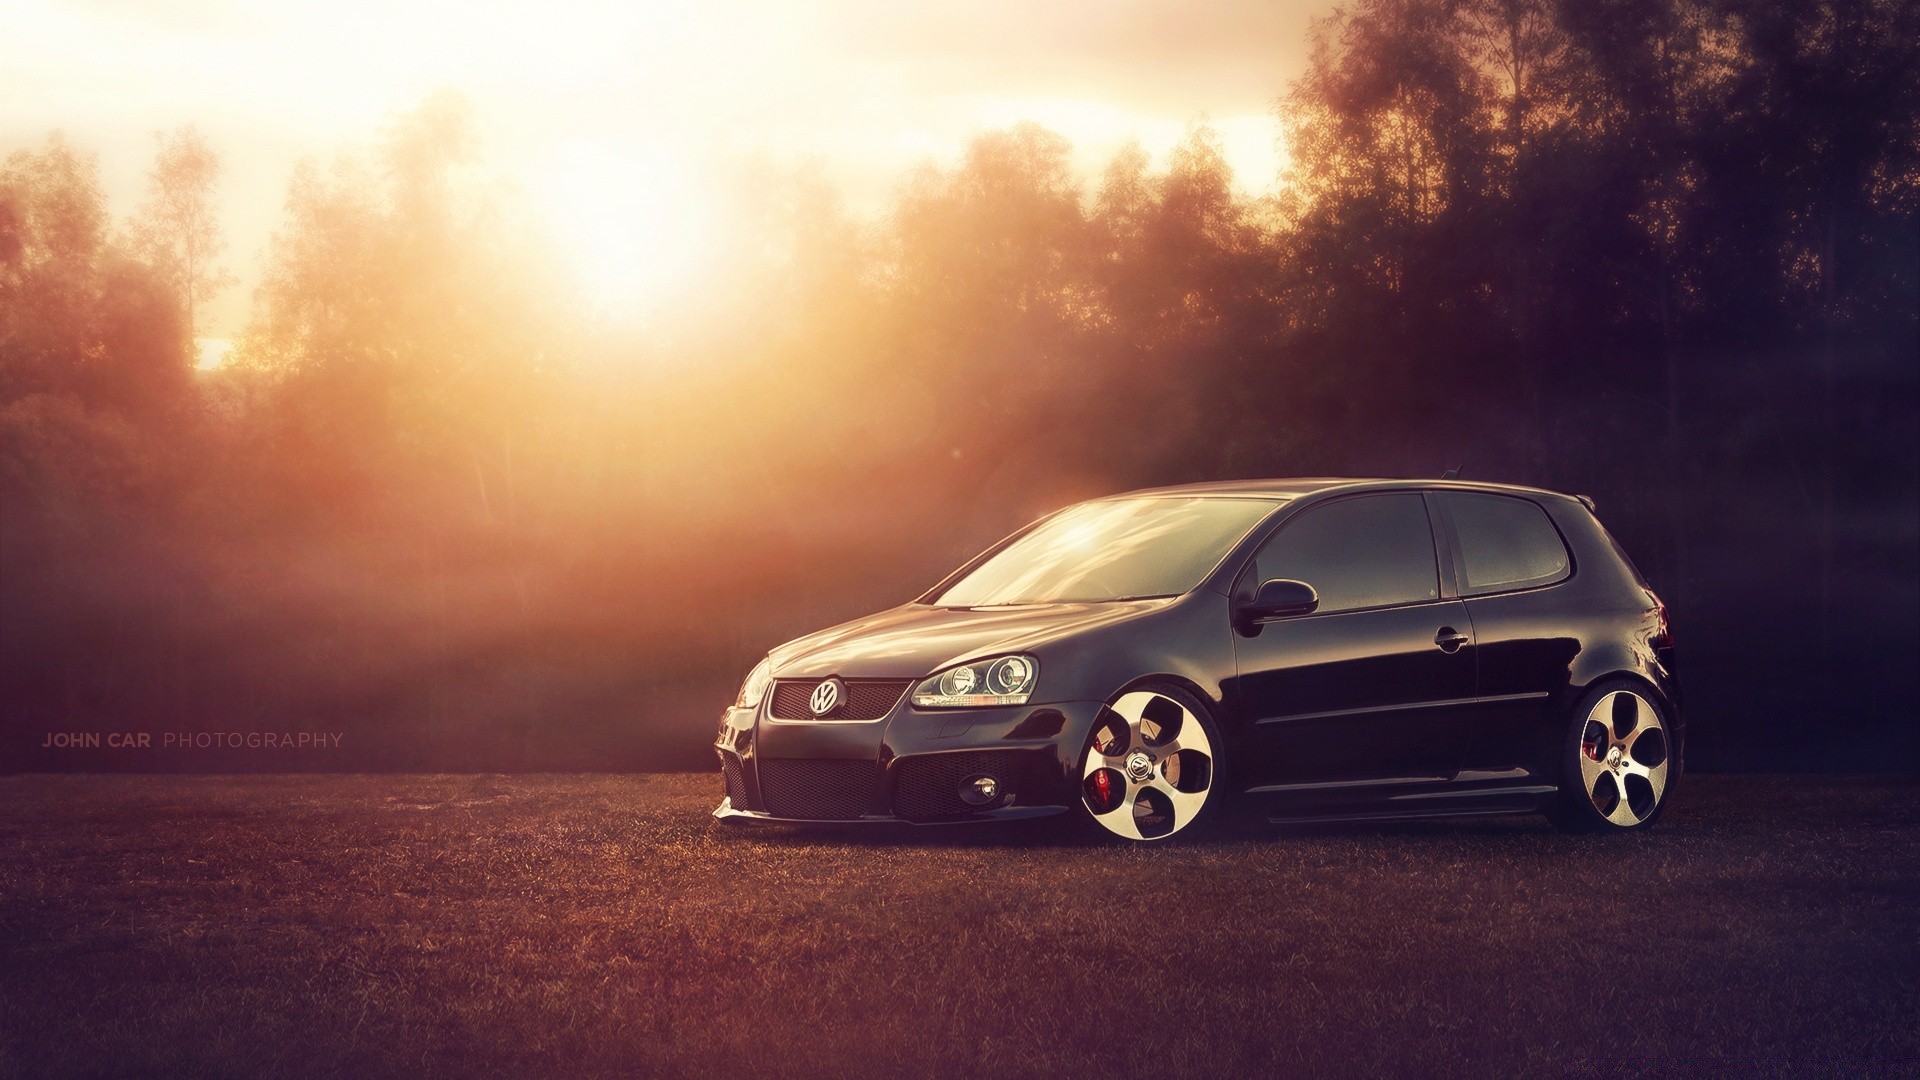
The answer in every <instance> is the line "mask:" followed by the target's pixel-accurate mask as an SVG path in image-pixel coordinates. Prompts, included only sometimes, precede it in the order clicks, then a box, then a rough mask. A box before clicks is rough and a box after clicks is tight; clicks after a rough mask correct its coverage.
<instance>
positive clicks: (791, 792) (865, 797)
mask: <svg viewBox="0 0 1920 1080" xmlns="http://www.w3.org/2000/svg"><path fill="white" fill-rule="evenodd" d="M878 778H879V770H878V767H877V766H875V764H874V763H873V762H871V761H842V760H830V759H821V760H810V759H793V760H787V759H782V758H761V759H760V796H761V798H763V799H765V800H766V804H767V812H768V813H770V814H773V815H774V816H775V817H791V818H814V819H818V820H828V821H845V820H850V819H852V818H857V817H859V816H860V815H862V814H864V813H866V812H867V810H868V808H869V807H871V806H872V805H873V791H874V783H875V781H876V780H877V779H878Z"/></svg>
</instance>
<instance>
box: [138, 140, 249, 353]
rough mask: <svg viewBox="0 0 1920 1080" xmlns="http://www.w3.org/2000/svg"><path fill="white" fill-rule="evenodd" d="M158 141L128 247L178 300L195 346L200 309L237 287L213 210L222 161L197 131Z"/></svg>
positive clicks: (190, 339)
mask: <svg viewBox="0 0 1920 1080" xmlns="http://www.w3.org/2000/svg"><path fill="white" fill-rule="evenodd" d="M154 138H155V139H156V140H157V141H158V142H159V144H160V150H159V153H158V154H156V155H155V156H154V159H153V169H152V170H151V171H150V172H148V174H147V192H148V197H147V202H146V204H145V205H144V206H142V207H141V208H140V211H139V213H138V214H137V215H136V216H135V217H134V219H133V221H132V222H131V224H130V225H129V227H128V241H129V243H128V246H129V247H130V248H131V249H132V251H133V252H134V254H135V255H136V256H138V257H139V258H141V259H142V260H144V261H145V262H146V263H147V265H149V266H151V267H153V269H154V271H155V272H156V273H158V274H159V275H160V278H161V280H162V281H163V282H164V283H165V284H166V285H167V286H168V287H169V288H171V289H172V290H173V293H174V295H176V296H178V297H179V299H180V305H181V308H182V311H183V313H184V318H183V320H182V324H183V327H184V330H185V332H186V337H187V339H188V343H189V345H191V343H192V340H193V338H194V336H195V335H196V334H197V333H198V332H199V329H200V322H199V318H198V306H199V305H200V303H201V302H203V301H205V300H208V299H211V298H212V297H213V296H214V295H215V294H217V293H218V292H219V291H220V290H221V289H224V288H226V287H228V286H229V285H232V284H233V275H231V274H229V273H227V271H226V268H225V267H222V266H220V265H218V264H217V260H218V259H219V257H220V254H221V252H223V251H225V250H226V246H227V244H226V240H225V239H224V238H222V236H221V235H220V221H219V218H218V216H217V215H216V213H215V211H214V206H213V194H214V186H215V185H216V184H218V183H219V180H220V158H219V156H218V155H217V154H215V153H214V152H213V150H212V148H211V147H209V146H208V145H207V141H206V139H204V138H202V137H201V135H200V132H199V131H198V130H197V129H195V128H194V127H193V126H192V125H188V126H186V127H183V128H180V129H178V130H177V131H175V132H174V133H173V134H171V135H167V134H164V133H156V134H155V135H154ZM191 352H192V350H191V349H189V353H190V354H191Z"/></svg>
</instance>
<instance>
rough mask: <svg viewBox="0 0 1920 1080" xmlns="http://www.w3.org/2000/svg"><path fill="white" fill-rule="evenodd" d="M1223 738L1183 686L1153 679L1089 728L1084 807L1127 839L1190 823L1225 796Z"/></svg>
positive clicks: (1164, 834)
mask: <svg viewBox="0 0 1920 1080" xmlns="http://www.w3.org/2000/svg"><path fill="white" fill-rule="evenodd" d="M1219 745H1220V738H1219V732H1218V731H1217V730H1216V729H1215V728H1214V726H1213V721H1212V719H1211V718H1210V717H1209V715H1208V713H1207V709H1206V706H1204V705H1202V704H1201V703H1200V702H1198V701H1196V700H1194V699H1193V697H1192V696H1191V695H1189V694H1187V693H1186V692H1185V691H1183V690H1180V689H1178V688H1176V687H1172V686H1154V685H1149V686H1144V687H1140V688H1138V689H1135V690H1130V691H1128V692H1126V693H1124V694H1121V695H1120V696H1119V697H1117V698H1115V699H1114V700H1113V701H1111V702H1109V703H1108V704H1107V706H1106V708H1104V709H1102V710H1101V712H1100V718H1099V719H1098V720H1096V721H1095V722H1094V726H1093V731H1092V732H1091V733H1090V734H1089V735H1088V736H1087V745H1086V748H1085V750H1084V751H1083V752H1082V754H1081V767H1080V809H1081V811H1082V812H1083V814H1084V815H1085V816H1086V817H1087V818H1090V819H1091V820H1092V822H1093V823H1094V824H1096V825H1098V826H1100V827H1101V828H1102V829H1104V830H1106V831H1107V832H1108V833H1111V834H1112V835H1114V836H1119V837H1123V838H1125V839H1127V840H1165V839H1167V838H1168V837H1170V836H1173V835H1175V834H1178V833H1181V832H1183V831H1186V830H1189V829H1192V828H1194V827H1195V826H1196V825H1198V824H1200V823H1202V822H1203V821H1204V819H1205V818H1206V817H1208V816H1209V815H1210V812H1211V811H1212V810H1213V808H1214V806H1215V804H1217V803H1218V802H1219V801H1220V797H1219V795H1218V794H1216V791H1215V789H1216V788H1217V787H1218V786H1219V783H1218V780H1219V773H1220V767H1219V751H1218V750H1217V749H1216V747H1218V746H1219Z"/></svg>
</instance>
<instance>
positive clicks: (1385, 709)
mask: <svg viewBox="0 0 1920 1080" xmlns="http://www.w3.org/2000/svg"><path fill="white" fill-rule="evenodd" d="M1275 578H1292V579H1296V580H1300V581H1304V582H1306V583H1307V584H1309V585H1311V586H1313V587H1314V589H1315V590H1316V591H1317V592H1318V593H1319V597H1320V602H1319V606H1318V607H1317V608H1316V609H1315V610H1314V611H1312V612H1311V613H1308V614H1305V615H1296V616H1291V617H1284V618H1276V619H1270V620H1266V621H1263V622H1259V623H1249V622H1247V621H1245V620H1236V623H1237V625H1236V626H1235V629H1234V634H1233V637H1234V642H1235V646H1234V651H1235V660H1236V666H1237V675H1236V678H1235V680H1234V684H1233V686H1232V687H1230V688H1229V691H1230V697H1229V700H1230V708H1232V709H1233V710H1234V712H1235V714H1236V715H1237V717H1238V718H1239V719H1240V721H1241V722H1242V723H1243V724H1244V725H1246V726H1245V728H1244V730H1246V731H1247V732H1248V744H1249V746H1250V749H1251V753H1250V755H1249V757H1250V759H1251V760H1250V761H1249V762H1248V765H1249V766H1250V769H1249V774H1243V776H1244V777H1245V780H1246V781H1247V783H1248V786H1250V787H1252V788H1256V789H1266V790H1269V791H1274V792H1282V791H1286V790H1290V789H1301V790H1304V789H1321V788H1335V787H1341V786H1344V785H1348V784H1360V785H1374V784H1380V783H1390V782H1394V781H1410V782H1424V781H1446V780H1448V779H1450V778H1451V777H1452V776H1453V775H1454V773H1455V772H1456V771H1457V770H1458V769H1459V766H1460V759H1461V756H1462V754H1463V752H1464V750H1465V745H1466V741H1467V734H1468V727H1467V726H1466V725H1464V724H1463V723H1462V722H1461V720H1462V717H1461V716H1460V715H1459V707H1460V706H1462V705H1464V704H1466V703H1467V702H1469V701H1470V700H1471V699H1472V697H1473V694H1474V689H1475V687H1474V680H1475V675H1474V656H1473V642H1472V633H1473V630H1472V624H1471V622H1470V621H1469V619H1468V615H1467V611H1466V607H1465V606H1464V605H1463V604H1462V603H1461V602H1460V601H1459V600H1457V599H1443V598H1442V592H1441V587H1440V575H1439V565H1438V559H1437V557H1436V554H1435V543H1434V532H1433V526H1432V523H1431V522H1430V520H1429V517H1428V512H1427V506H1426V502H1425V500H1424V499H1423V498H1422V497H1421V495H1420V494H1419V493H1416V492H1389V493H1379V494H1364V495H1354V496H1346V497H1342V498H1339V499H1335V500H1333V501H1330V502H1327V503H1323V504H1319V505H1315V506H1311V507H1307V508H1305V509H1303V510H1302V511H1300V512H1299V513H1298V514H1296V515H1295V516H1293V517H1291V518H1289V519H1288V520H1287V521H1286V522H1285V523H1284V524H1283V525H1282V526H1281V528H1280V529H1279V530H1278V531H1277V532H1276V533H1274V535H1273V536H1272V537H1271V538H1270V539H1269V540H1268V541H1267V542H1266V543H1265V544H1264V545H1263V546H1262V547H1261V549H1260V550H1259V552H1258V553H1257V554H1256V555H1255V556H1254V557H1253V559H1252V560H1250V562H1249V564H1248V566H1247V568H1246V569H1245V570H1244V571H1243V572H1242V573H1241V575H1240V577H1239V578H1237V579H1236V585H1235V598H1236V600H1235V602H1236V604H1238V603H1240V602H1241V601H1242V599H1243V598H1245V597H1249V596H1251V594H1252V592H1253V591H1254V590H1255V589H1257V587H1258V585H1259V583H1260V582H1263V581H1270V580H1273V579H1275Z"/></svg>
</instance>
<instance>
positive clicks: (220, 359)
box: [193, 337, 233, 371]
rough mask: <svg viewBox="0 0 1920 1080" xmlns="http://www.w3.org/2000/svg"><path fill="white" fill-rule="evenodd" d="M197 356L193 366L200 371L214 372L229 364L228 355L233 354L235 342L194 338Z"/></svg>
mask: <svg viewBox="0 0 1920 1080" xmlns="http://www.w3.org/2000/svg"><path fill="white" fill-rule="evenodd" d="M193 345H194V351H195V354H196V355H195V356H194V360H193V366H194V367H195V368H196V369H198V370H200V371H212V370H214V369H215V368H218V367H220V366H221V365H222V364H225V363H226V362H227V356H228V354H230V353H232V352H233V342H231V341H228V340H227V339H226V338H210V337H203V338H194V339H193Z"/></svg>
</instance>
